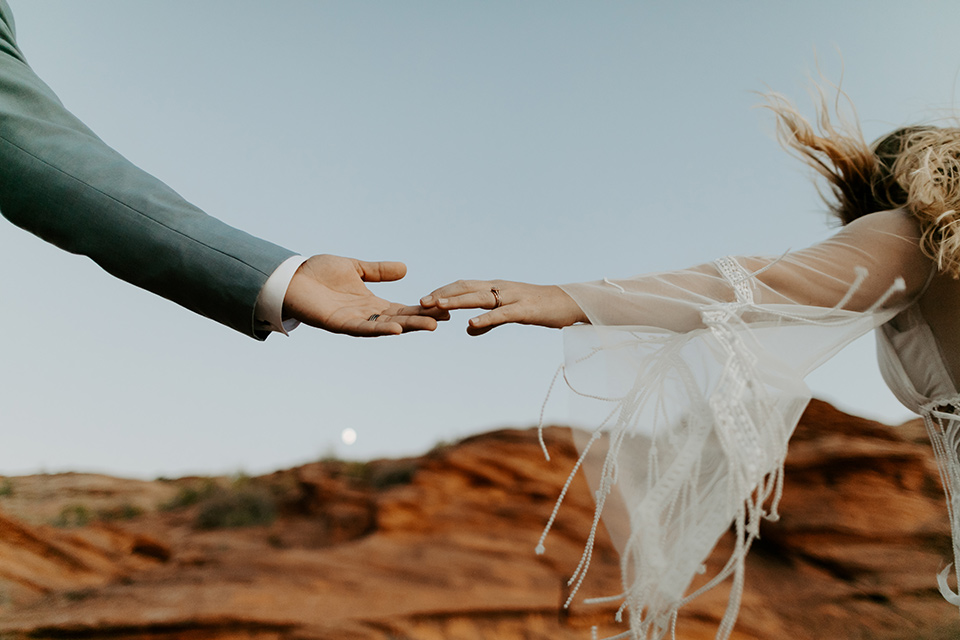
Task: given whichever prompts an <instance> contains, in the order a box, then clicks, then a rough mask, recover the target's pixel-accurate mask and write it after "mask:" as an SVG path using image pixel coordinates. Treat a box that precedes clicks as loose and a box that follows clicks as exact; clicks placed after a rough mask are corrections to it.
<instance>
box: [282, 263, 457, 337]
mask: <svg viewBox="0 0 960 640" xmlns="http://www.w3.org/2000/svg"><path fill="white" fill-rule="evenodd" d="M406 273H407V267H406V265H404V264H403V263H402V262H363V261H361V260H354V259H352V258H341V257H339V256H330V255H319V256H313V257H312V258H310V259H308V260H307V261H306V262H304V263H303V264H302V265H300V268H299V269H297V272H296V273H295V274H294V276H293V279H292V280H291V281H290V286H289V287H288V288H287V294H286V296H285V297H284V299H283V317H284V318H296V319H297V320H299V321H300V322H302V323H304V324H308V325H310V326H312V327H318V328H320V329H325V330H327V331H331V332H333V333H345V334H347V335H351V336H385V335H395V334H398V333H404V332H406V331H433V330H434V329H436V328H437V320H447V319H448V318H449V317H450V314H449V313H448V312H447V311H446V310H443V309H437V308H434V309H425V308H423V307H420V306H415V307H406V306H403V305H401V304H397V303H394V302H389V301H387V300H384V299H382V298H378V297H377V296H375V295H373V293H372V292H371V291H370V290H369V289H367V287H366V285H365V284H364V283H365V282H391V281H394V280H399V279H400V278H402V277H403V276H404V275H406ZM373 316H377V317H376V318H374V317H373Z"/></svg>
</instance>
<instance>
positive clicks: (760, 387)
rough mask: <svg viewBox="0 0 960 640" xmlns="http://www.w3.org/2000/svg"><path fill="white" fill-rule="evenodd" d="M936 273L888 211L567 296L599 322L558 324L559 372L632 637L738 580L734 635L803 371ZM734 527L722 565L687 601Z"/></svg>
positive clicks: (732, 608) (725, 629)
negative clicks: (810, 240) (615, 558)
mask: <svg viewBox="0 0 960 640" xmlns="http://www.w3.org/2000/svg"><path fill="white" fill-rule="evenodd" d="M931 269H932V265H931V263H930V261H929V260H927V259H926V258H925V257H923V255H922V254H921V252H920V250H919V248H918V242H917V230H916V227H915V225H914V223H913V222H912V220H911V219H910V218H909V217H908V216H907V215H906V214H904V213H902V212H885V213H879V214H871V215H870V216H867V217H866V218H863V219H861V220H860V221H857V222H855V223H852V224H850V225H848V226H847V227H845V228H844V229H843V230H841V231H840V232H839V233H837V234H836V235H835V236H834V237H833V238H831V239H830V240H827V241H826V242H823V243H820V244H818V245H815V246H813V247H811V248H809V249H806V250H803V251H797V252H795V253H788V254H786V255H783V256H780V257H778V258H759V257H727V258H721V259H719V260H717V261H715V262H714V263H711V264H706V265H701V266H699V267H694V268H691V269H686V270H682V271H675V272H669V273H658V274H651V275H644V276H638V277H635V278H628V279H624V280H604V281H600V282H594V283H584V284H573V285H564V286H563V289H564V290H565V291H566V292H567V293H569V294H570V295H571V296H572V297H573V299H574V300H575V301H576V302H577V303H578V304H579V305H580V306H581V308H582V309H583V310H584V312H585V313H586V315H587V317H588V318H589V319H590V323H591V324H589V325H579V326H575V327H569V328H567V329H565V330H564V344H565V351H566V354H565V363H564V367H563V369H564V378H565V380H566V382H567V385H568V386H569V388H570V390H571V391H572V394H571V396H572V398H573V400H574V407H575V411H574V416H575V424H576V425H581V426H583V427H586V428H587V431H585V432H583V433H585V435H583V436H582V442H581V451H582V454H583V455H582V457H581V461H582V466H583V468H584V470H585V471H586V473H587V476H588V480H589V481H590V482H591V484H592V486H593V487H594V489H595V490H596V499H597V511H596V519H595V521H594V531H595V529H596V526H597V525H598V523H599V518H600V516H601V513H602V514H603V519H604V524H605V525H606V527H607V529H608V530H609V532H610V534H611V537H612V538H613V539H614V542H615V543H616V544H617V546H618V548H619V550H620V553H621V563H622V567H621V569H622V574H623V588H624V591H623V593H622V594H620V595H619V597H620V598H622V599H623V603H624V605H623V608H625V609H627V610H629V613H630V618H631V627H632V632H631V633H632V636H631V637H633V638H637V639H644V640H646V639H647V638H664V637H667V636H668V635H669V633H670V630H671V628H672V626H673V624H674V623H675V619H676V614H677V611H678V609H679V608H680V607H681V606H682V605H683V604H684V603H685V602H686V601H688V600H689V599H691V598H693V597H695V596H696V595H698V594H699V593H700V592H702V591H703V590H705V589H707V588H710V587H712V586H714V585H715V584H717V583H718V582H719V581H721V580H723V579H726V578H727V577H729V576H731V575H732V576H733V588H732V590H731V595H730V601H729V604H728V609H727V613H726V615H725V617H724V620H723V622H722V623H721V625H720V628H719V630H718V632H717V638H719V639H721V640H722V639H725V638H727V637H728V636H729V634H730V632H731V629H732V627H733V624H734V622H735V620H736V616H737V613H738V611H739V602H740V594H741V590H742V585H743V579H744V557H745V555H746V553H747V551H748V550H749V548H750V544H751V543H752V541H753V540H754V538H756V537H757V535H758V533H759V525H760V521H761V519H762V518H764V517H767V518H775V517H776V508H777V500H778V497H779V493H780V487H781V477H782V469H783V460H784V457H785V455H786V447H787V442H788V440H789V438H790V435H791V434H792V432H793V429H794V427H795V426H796V423H797V421H798V420H799V418H800V414H801V413H802V412H803V409H804V408H805V406H806V404H807V402H808V401H809V398H810V395H809V391H808V389H807V387H806V385H805V384H804V382H803V378H804V376H805V375H806V374H807V373H809V372H810V371H811V370H812V369H813V368H815V367H816V366H817V365H819V364H821V363H822V362H823V361H824V360H826V359H827V358H829V357H830V356H831V355H833V354H834V353H836V352H837V351H838V350H839V349H841V348H842V347H843V346H845V345H846V344H848V343H849V342H851V341H852V340H854V339H855V338H857V337H859V336H860V335H862V334H864V333H865V332H867V331H869V330H870V329H872V328H874V327H876V326H878V325H879V324H881V323H883V322H885V321H887V320H888V319H890V318H892V317H893V316H894V315H895V314H896V313H897V312H898V311H899V310H900V309H902V308H903V307H904V306H905V305H907V304H909V303H910V302H911V300H912V299H913V298H914V297H915V296H916V295H917V294H918V292H919V291H920V290H921V289H922V288H923V286H924V285H925V283H926V282H927V281H928V277H929V275H930V273H931ZM731 525H733V528H734V530H735V538H736V542H735V548H734V551H733V553H732V555H731V557H730V560H729V562H728V563H727V565H726V566H725V567H724V568H722V569H721V570H720V571H719V572H718V573H717V574H716V575H715V576H713V577H712V578H710V579H707V578H706V577H705V578H700V579H698V580H699V583H698V584H699V585H700V586H699V588H697V589H696V591H694V593H688V591H690V589H691V585H692V584H693V583H694V579H695V578H696V577H697V575H698V573H700V572H701V571H702V566H703V563H704V561H705V560H706V558H707V556H708V555H709V554H710V552H711V550H712V549H713V547H714V546H715V545H716V543H717V541H718V540H719V538H720V537H721V536H722V535H723V534H724V533H725V532H726V531H727V530H728V529H730V527H731ZM592 544H593V533H591V536H590V539H589V540H588V542H587V545H586V550H585V552H584V557H583V560H582V562H581V566H580V567H578V569H577V572H576V573H575V575H574V576H573V578H572V583H573V585H574V589H573V592H574V593H575V592H576V587H578V586H579V584H580V581H582V579H583V575H584V573H585V572H586V569H587V567H588V565H589V557H590V552H591V549H592ZM572 597H573V596H571V598H572Z"/></svg>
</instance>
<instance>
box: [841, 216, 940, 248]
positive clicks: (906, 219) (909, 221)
mask: <svg viewBox="0 0 960 640" xmlns="http://www.w3.org/2000/svg"><path fill="white" fill-rule="evenodd" d="M844 231H847V232H850V233H869V232H874V233H876V232H881V233H890V234H893V235H896V236H900V237H902V238H905V239H909V240H913V241H914V242H919V241H920V234H921V231H920V223H919V222H918V221H917V219H916V218H915V217H914V216H913V215H912V214H911V213H910V212H909V211H907V210H906V209H903V208H899V209H890V210H888V211H875V212H874V213H869V214H867V215H865V216H861V217H860V218H857V219H856V220H854V221H853V222H851V223H849V224H848V225H846V226H845V227H844Z"/></svg>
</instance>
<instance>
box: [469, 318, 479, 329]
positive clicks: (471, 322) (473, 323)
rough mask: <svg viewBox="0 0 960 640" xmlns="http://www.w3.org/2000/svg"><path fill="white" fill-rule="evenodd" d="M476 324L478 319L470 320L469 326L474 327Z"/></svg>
mask: <svg viewBox="0 0 960 640" xmlns="http://www.w3.org/2000/svg"><path fill="white" fill-rule="evenodd" d="M477 322H479V319H478V318H470V324H471V325H473V326H474V327H475V326H477Z"/></svg>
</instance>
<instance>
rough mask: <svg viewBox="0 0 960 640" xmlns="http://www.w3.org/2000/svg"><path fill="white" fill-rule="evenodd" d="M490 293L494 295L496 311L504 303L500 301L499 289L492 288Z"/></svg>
mask: <svg viewBox="0 0 960 640" xmlns="http://www.w3.org/2000/svg"><path fill="white" fill-rule="evenodd" d="M490 293H492V294H493V308H494V309H496V308H497V307H499V306H500V305H502V304H503V301H502V300H501V299H500V289H497V288H496V287H491V288H490Z"/></svg>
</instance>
